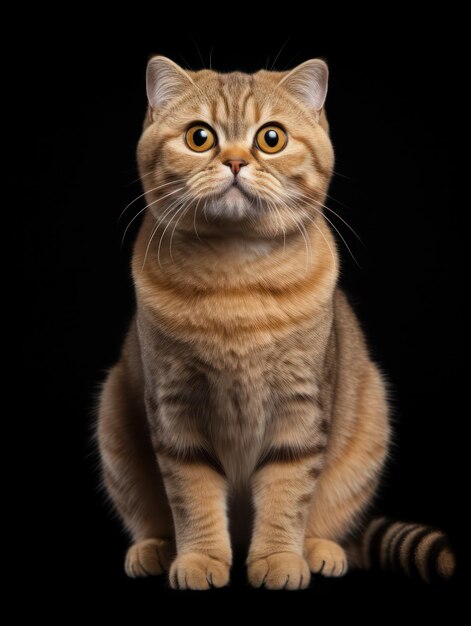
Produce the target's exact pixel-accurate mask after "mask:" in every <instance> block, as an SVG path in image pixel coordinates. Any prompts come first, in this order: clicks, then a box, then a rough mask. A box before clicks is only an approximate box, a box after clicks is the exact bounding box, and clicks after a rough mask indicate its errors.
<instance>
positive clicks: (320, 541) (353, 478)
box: [304, 364, 389, 576]
mask: <svg viewBox="0 0 471 626" xmlns="http://www.w3.org/2000/svg"><path fill="white" fill-rule="evenodd" d="M339 404H341V402H340V403H339ZM339 417H340V416H339ZM339 417H336V416H334V420H333V424H332V431H331V433H330V441H329V454H328V456H327V459H326V466H325V468H324V471H323V473H322V474H321V476H320V478H319V480H318V482H317V485H316V488H315V492H314V494H313V498H312V503H311V509H310V513H309V516H308V522H307V528H306V536H305V541H304V556H305V558H306V560H307V563H308V565H309V569H310V570H311V572H313V573H319V574H322V575H323V576H342V575H343V574H345V573H346V572H347V567H348V563H347V552H348V560H349V562H350V563H349V564H350V565H356V563H355V561H354V558H353V557H354V552H352V551H351V550H350V546H349V542H348V538H349V537H351V535H352V532H353V531H355V530H356V529H357V528H358V524H359V522H361V521H362V517H363V515H364V514H365V513H366V512H367V510H368V507H369V505H370V503H371V501H372V500H373V498H374V495H375V492H376V489H377V486H378V482H379V479H380V476H381V471H382V468H383V465H384V462H385V459H386V455H387V450H388V441H389V425H388V410H387V404H386V398H385V392H384V384H383V382H382V380H381V378H380V375H379V372H378V371H377V370H376V368H375V366H374V365H372V364H370V365H369V367H367V368H366V371H365V372H364V374H363V376H362V377H361V379H360V384H359V388H358V393H357V397H356V402H355V405H354V410H353V411H350V412H347V410H345V412H343V411H342V415H341V418H342V419H339Z"/></svg>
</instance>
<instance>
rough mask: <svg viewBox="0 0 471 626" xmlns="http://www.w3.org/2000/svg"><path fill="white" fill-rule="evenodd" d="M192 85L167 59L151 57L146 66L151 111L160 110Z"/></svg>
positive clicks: (182, 71) (188, 78) (185, 75)
mask: <svg viewBox="0 0 471 626" xmlns="http://www.w3.org/2000/svg"><path fill="white" fill-rule="evenodd" d="M192 84H193V81H192V79H191V78H190V76H189V75H188V74H187V73H186V72H185V70H183V69H182V68H181V67H180V66H179V65H177V64H176V63H174V62H173V61H171V60H170V59H167V57H161V56H157V57H153V58H152V59H151V60H150V61H149V63H148V64H147V72H146V89H147V98H148V100H149V104H150V106H151V108H152V109H160V108H162V107H164V106H165V105H167V104H168V103H169V102H170V101H171V100H173V99H174V98H175V97H176V96H178V95H179V94H180V93H181V92H182V91H183V90H184V89H187V88H188V87H189V86H190V85H192Z"/></svg>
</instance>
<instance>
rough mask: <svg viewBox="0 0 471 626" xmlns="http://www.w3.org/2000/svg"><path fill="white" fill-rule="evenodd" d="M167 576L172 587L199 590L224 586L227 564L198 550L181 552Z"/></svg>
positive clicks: (227, 572)
mask: <svg viewBox="0 0 471 626" xmlns="http://www.w3.org/2000/svg"><path fill="white" fill-rule="evenodd" d="M169 578H170V586H171V587H172V589H197V590H200V591H201V590H204V589H210V588H211V587H225V586H226V585H227V583H228V582H229V565H228V564H227V563H224V562H222V561H219V560H217V559H213V558H212V557H210V556H208V555H206V554H200V553H198V552H191V553H189V554H181V555H179V556H177V558H176V559H175V561H174V562H173V564H172V567H171V568H170V576H169Z"/></svg>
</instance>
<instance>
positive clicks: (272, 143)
mask: <svg viewBox="0 0 471 626" xmlns="http://www.w3.org/2000/svg"><path fill="white" fill-rule="evenodd" d="M287 142H288V135H287V134H286V131H285V130H283V128H281V126H264V127H263V128H261V129H260V130H259V131H258V133H257V136H256V138H255V143H256V144H257V147H258V148H260V150H263V152H268V153H269V154H274V153H275V152H280V150H283V148H284V147H285V146H286V143H287Z"/></svg>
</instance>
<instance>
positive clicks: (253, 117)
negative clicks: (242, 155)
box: [204, 73, 260, 140]
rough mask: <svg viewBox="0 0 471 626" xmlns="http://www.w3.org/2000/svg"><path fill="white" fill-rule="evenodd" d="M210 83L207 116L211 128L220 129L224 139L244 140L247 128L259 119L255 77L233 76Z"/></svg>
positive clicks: (206, 108) (235, 74)
mask: <svg viewBox="0 0 471 626" xmlns="http://www.w3.org/2000/svg"><path fill="white" fill-rule="evenodd" d="M211 83H212V84H208V85H207V87H208V89H207V91H206V93H207V100H208V101H209V102H208V104H207V106H206V107H204V108H205V111H206V113H207V114H209V115H210V117H211V121H212V122H213V123H214V125H216V126H217V127H219V128H222V129H223V131H224V133H225V135H226V137H227V139H229V140H237V139H241V138H243V137H244V136H245V133H246V131H247V127H248V126H252V125H253V124H255V123H257V122H258V121H259V119H260V106H259V104H258V102H257V98H256V96H255V93H254V85H255V80H254V77H253V76H246V75H243V74H238V73H234V74H229V75H223V76H218V78H217V79H216V80H214V81H211Z"/></svg>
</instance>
